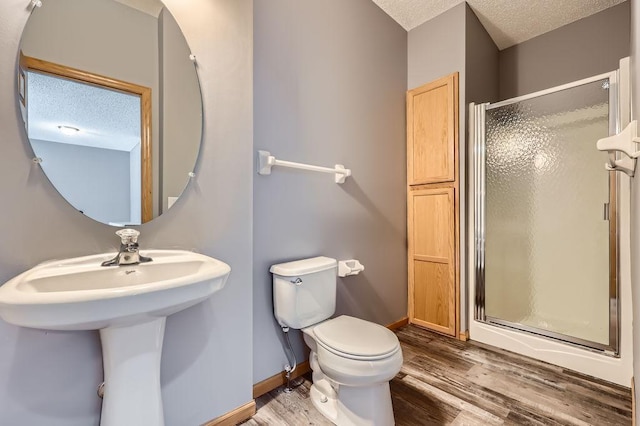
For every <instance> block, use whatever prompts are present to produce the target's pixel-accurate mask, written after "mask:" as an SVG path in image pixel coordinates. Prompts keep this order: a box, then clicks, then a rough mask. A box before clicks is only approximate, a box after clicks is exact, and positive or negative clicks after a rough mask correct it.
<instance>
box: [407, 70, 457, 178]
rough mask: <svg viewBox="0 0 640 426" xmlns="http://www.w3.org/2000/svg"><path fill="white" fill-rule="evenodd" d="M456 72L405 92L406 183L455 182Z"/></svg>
mask: <svg viewBox="0 0 640 426" xmlns="http://www.w3.org/2000/svg"><path fill="white" fill-rule="evenodd" d="M457 83H458V73H455V74H451V75H448V76H446V77H443V78H440V79H438V80H436V81H433V82H431V83H428V84H425V85H424V86H420V87H418V88H416V89H413V90H410V91H409V92H408V93H407V140H408V143H407V171H408V173H407V182H408V184H409V185H421V184H429V183H441V182H453V181H455V180H456V174H457V173H456V170H455V156H456V142H457V109H458V105H457V104H458V84H457Z"/></svg>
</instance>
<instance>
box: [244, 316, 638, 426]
mask: <svg viewBox="0 0 640 426" xmlns="http://www.w3.org/2000/svg"><path fill="white" fill-rule="evenodd" d="M397 335H398V338H399V339H400V343H401V344H402V350H403V354H404V365H403V367H402V370H401V371H400V373H399V374H398V375H397V376H396V377H395V378H394V379H393V380H392V381H391V395H392V398H393V410H394V413H395V418H396V424H397V425H411V426H414V425H455V426H461V425H482V426H484V425H502V424H504V425H595V426H603V425H616V426H617V425H625V426H627V425H630V424H631V392H630V390H628V389H626V388H623V387H620V386H617V385H613V384H611V383H608V382H604V381H602V380H599V379H595V378H593V377H589V376H585V375H582V374H579V373H576V372H574V371H570V370H566V369H564V368H561V367H557V366H554V365H551V364H547V363H544V362H541V361H536V360H533V359H531V358H527V357H524V356H521V355H517V354H514V353H511V352H507V351H503V350H501V349H497V348H493V347H491V346H487V345H483V344H480V343H476V342H461V341H459V340H454V339H450V338H447V337H443V336H440V335H437V334H434V333H431V332H428V331H426V330H423V329H421V328H419V327H415V326H411V325H410V326H407V327H404V328H402V329H400V330H398V332H397ZM310 386H311V383H310V382H309V381H308V380H306V381H305V382H304V384H303V385H302V386H300V387H299V388H297V389H296V391H295V392H294V393H291V394H285V393H284V392H283V391H282V388H278V389H276V390H274V391H272V392H270V393H268V394H266V395H263V396H261V397H260V398H258V399H257V400H256V402H257V406H258V412H257V413H256V415H255V416H254V417H253V418H252V419H250V420H249V421H247V422H245V423H244V424H245V425H247V426H262V425H287V426H298V425H331V423H330V422H328V421H327V420H326V419H325V418H324V417H322V416H321V415H320V413H318V412H317V411H316V410H315V408H314V407H313V404H312V403H311V400H310V399H309V387H310Z"/></svg>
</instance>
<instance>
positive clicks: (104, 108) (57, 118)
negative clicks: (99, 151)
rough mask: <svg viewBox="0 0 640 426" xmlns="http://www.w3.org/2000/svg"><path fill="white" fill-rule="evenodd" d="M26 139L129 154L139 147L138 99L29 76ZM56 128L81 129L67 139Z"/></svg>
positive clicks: (53, 78)
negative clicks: (128, 152) (27, 130)
mask: <svg viewBox="0 0 640 426" xmlns="http://www.w3.org/2000/svg"><path fill="white" fill-rule="evenodd" d="M27 106H28V118H29V132H28V133H29V139H39V140H45V141H51V142H59V143H68V144H73V145H83V146H89V147H93V148H104V149H114V150H118V151H131V150H132V149H133V148H134V147H135V146H136V145H137V144H138V143H140V97H138V96H133V95H128V94H125V93H121V92H116V91H114V90H107V89H103V88H100V87H97V86H91V85H88V84H83V83H77V82H74V81H71V80H65V79H62V78H58V77H53V76H48V75H44V74H38V73H34V72H29V74H28V78H27ZM58 126H71V127H75V128H78V129H80V131H79V132H78V133H77V134H74V135H71V136H67V135H64V134H63V133H61V132H60V130H59V129H58Z"/></svg>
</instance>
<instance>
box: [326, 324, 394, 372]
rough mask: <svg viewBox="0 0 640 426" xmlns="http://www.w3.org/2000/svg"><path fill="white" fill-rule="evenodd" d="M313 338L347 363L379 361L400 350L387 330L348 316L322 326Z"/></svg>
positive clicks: (391, 333)
mask: <svg viewBox="0 0 640 426" xmlns="http://www.w3.org/2000/svg"><path fill="white" fill-rule="evenodd" d="M313 334H314V335H315V338H316V341H317V343H318V344H319V345H320V346H322V347H323V348H324V349H326V350H327V351H329V352H331V353H333V354H334V355H337V356H340V357H343V358H347V359H353V360H362V361H375V360H380V359H384V358H388V357H390V356H393V355H394V354H395V353H397V352H398V351H399V350H400V343H399V342H398V338H397V337H396V335H395V334H394V333H393V332H392V331H390V330H389V329H387V328H386V327H383V326H381V325H378V324H375V323H372V322H369V321H364V320H361V319H359V318H354V317H350V316H347V315H342V316H339V317H337V318H334V319H331V320H328V321H324V322H322V323H320V324H318V325H317V326H315V327H314V329H313Z"/></svg>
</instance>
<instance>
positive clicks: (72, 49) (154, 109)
mask: <svg viewBox="0 0 640 426" xmlns="http://www.w3.org/2000/svg"><path fill="white" fill-rule="evenodd" d="M28 25H29V31H27V32H25V33H24V37H23V39H22V44H21V48H22V50H23V52H24V54H25V55H27V56H32V57H35V58H39V59H44V60H47V61H50V62H55V63H57V64H63V65H67V66H70V67H73V68H77V69H81V70H84V71H89V72H93V73H96V74H100V75H106V76H109V77H113V78H116V79H118V80H123V81H126V82H130V83H134V84H138V85H141V86H145V87H150V88H151V92H152V93H151V96H152V105H151V120H152V122H151V139H152V143H153V145H152V162H153V188H154V191H153V197H154V200H157V198H158V185H159V177H158V170H159V157H160V153H159V147H158V138H159V131H158V129H159V123H160V121H159V120H158V117H159V114H160V110H159V102H158V92H159V86H158V85H159V81H158V78H159V77H158V75H159V71H158V20H157V19H156V18H155V17H152V16H150V15H147V14H145V13H143V12H140V11H138V10H136V9H132V8H130V7H128V6H125V5H123V4H120V3H117V2H115V1H111V0H57V1H55V2H43V3H42V7H41V8H40V9H38V10H36V11H35V12H34V14H33V16H32V18H31V19H30V20H29V24H28ZM78 34H83V36H82V37H78ZM153 212H154V217H155V216H157V214H158V203H157V202H154V206H153Z"/></svg>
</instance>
